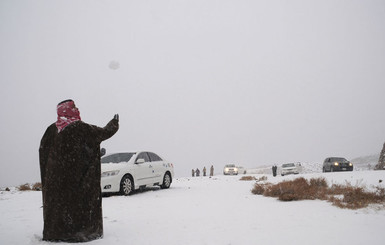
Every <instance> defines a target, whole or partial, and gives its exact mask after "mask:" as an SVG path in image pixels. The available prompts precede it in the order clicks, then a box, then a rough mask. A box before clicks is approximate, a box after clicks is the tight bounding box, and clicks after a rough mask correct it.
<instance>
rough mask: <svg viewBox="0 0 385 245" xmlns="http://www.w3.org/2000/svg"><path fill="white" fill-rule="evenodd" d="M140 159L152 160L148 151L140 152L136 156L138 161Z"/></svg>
mask: <svg viewBox="0 0 385 245" xmlns="http://www.w3.org/2000/svg"><path fill="white" fill-rule="evenodd" d="M138 159H144V161H145V162H149V161H150V158H149V157H148V155H147V152H141V153H139V155H138V157H137V158H136V161H138Z"/></svg>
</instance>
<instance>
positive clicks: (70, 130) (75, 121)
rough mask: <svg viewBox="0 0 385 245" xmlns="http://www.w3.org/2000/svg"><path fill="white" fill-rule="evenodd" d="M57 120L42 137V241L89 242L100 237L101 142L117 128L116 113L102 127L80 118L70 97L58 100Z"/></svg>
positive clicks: (101, 224) (101, 228) (40, 150)
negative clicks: (61, 100) (59, 101)
mask: <svg viewBox="0 0 385 245" xmlns="http://www.w3.org/2000/svg"><path fill="white" fill-rule="evenodd" d="M57 115H58V117H57V121H56V122H55V123H53V124H51V126H49V127H48V128H47V130H46V131H45V133H44V135H43V138H42V139H41V142H40V149H39V158H40V175H41V183H42V196H43V219H44V230H43V240H45V241H54V242H58V241H62V242H87V241H91V240H94V239H98V238H101V237H103V216H102V197H101V189H100V173H101V166H100V143H101V142H102V141H104V140H106V139H108V138H110V137H112V136H113V135H114V134H115V133H116V132H117V131H118V129H119V115H118V114H116V115H115V116H114V118H113V119H112V120H111V121H110V122H109V123H108V124H107V126H105V127H104V128H100V127H97V126H94V125H90V124H87V123H84V122H83V121H81V118H80V113H79V110H78V108H76V106H75V103H74V101H73V100H65V101H63V102H61V103H59V104H58V105H57Z"/></svg>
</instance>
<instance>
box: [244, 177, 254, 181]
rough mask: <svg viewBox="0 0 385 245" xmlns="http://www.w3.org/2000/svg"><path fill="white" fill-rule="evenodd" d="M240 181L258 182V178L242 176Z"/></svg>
mask: <svg viewBox="0 0 385 245" xmlns="http://www.w3.org/2000/svg"><path fill="white" fill-rule="evenodd" d="M240 180H247V181H250V180H256V178H255V177H254V176H242V178H241V179H240Z"/></svg>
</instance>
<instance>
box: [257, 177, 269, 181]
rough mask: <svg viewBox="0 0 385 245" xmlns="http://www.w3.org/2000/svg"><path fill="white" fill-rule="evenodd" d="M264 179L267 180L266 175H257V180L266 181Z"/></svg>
mask: <svg viewBox="0 0 385 245" xmlns="http://www.w3.org/2000/svg"><path fill="white" fill-rule="evenodd" d="M266 180H267V177H266V176H262V177H259V179H257V181H266Z"/></svg>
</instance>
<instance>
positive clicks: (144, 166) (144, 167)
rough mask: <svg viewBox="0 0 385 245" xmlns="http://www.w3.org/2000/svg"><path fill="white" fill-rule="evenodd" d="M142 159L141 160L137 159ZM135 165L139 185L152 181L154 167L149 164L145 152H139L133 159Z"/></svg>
mask: <svg viewBox="0 0 385 245" xmlns="http://www.w3.org/2000/svg"><path fill="white" fill-rule="evenodd" d="M139 159H143V160H144V162H143V160H139ZM138 160H139V161H138ZM135 166H136V169H137V176H136V179H137V182H138V183H137V184H138V185H139V186H142V185H148V184H150V183H151V182H152V179H153V175H154V169H153V166H152V164H151V161H150V158H149V157H148V154H147V152H141V153H139V154H138V156H137V157H136V160H135Z"/></svg>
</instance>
